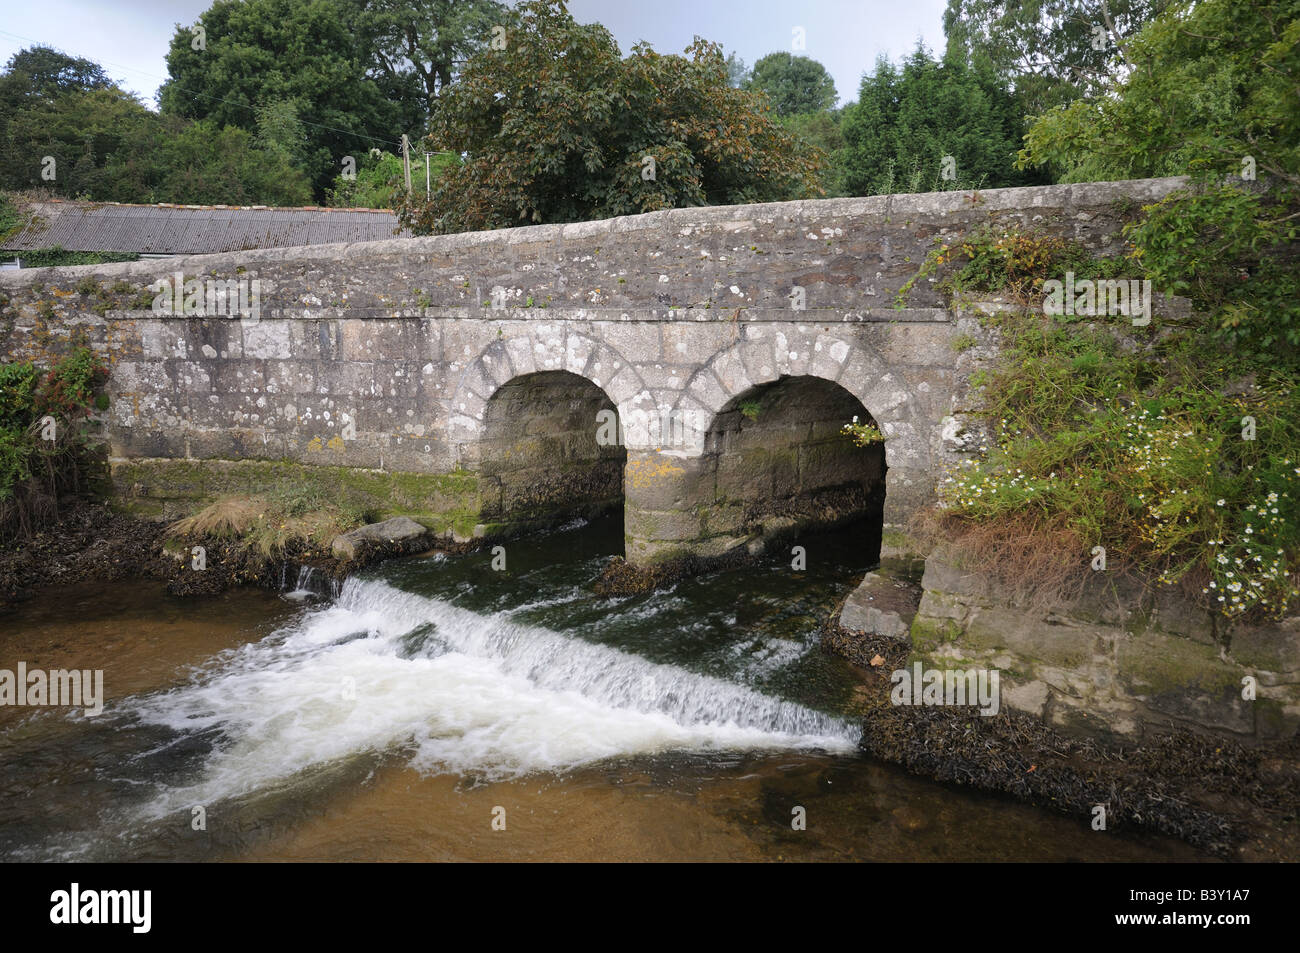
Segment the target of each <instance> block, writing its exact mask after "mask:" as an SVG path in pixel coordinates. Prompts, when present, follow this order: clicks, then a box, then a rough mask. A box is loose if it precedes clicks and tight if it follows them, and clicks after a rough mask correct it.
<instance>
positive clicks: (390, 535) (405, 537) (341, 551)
mask: <svg viewBox="0 0 1300 953" xmlns="http://www.w3.org/2000/svg"><path fill="white" fill-rule="evenodd" d="M428 535H429V531H428V530H427V529H426V528H425V527H423V526H421V525H420V524H419V523H417V522H416V521H415V520H413V519H411V518H410V517H409V516H397V517H394V518H393V519H390V520H384V521H383V522H382V523H371V524H369V525H368V526H359V527H357V528H356V529H354V530H350V531H349V532H346V533H343V534H341V535H339V536H335V537H334V541H333V542H332V543H330V551H331V552H332V553H333V554H334V556H335V557H336V558H338V559H343V560H351V559H356V558H357V557H358V556H359V555H360V554H362V553H363V552H365V551H366V550H367V549H370V548H372V547H377V546H383V547H396V548H398V549H400V550H402V551H405V552H412V551H413V550H414V547H415V546H417V545H418V544H420V543H422V542H425V541H426V538H427V537H428Z"/></svg>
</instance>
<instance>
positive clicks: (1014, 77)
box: [943, 0, 1169, 116]
mask: <svg viewBox="0 0 1300 953" xmlns="http://www.w3.org/2000/svg"><path fill="white" fill-rule="evenodd" d="M1168 3H1169V0H1097V2H1092V0H1088V2H1082V0H1019V2H1015V3H1009V2H1007V0H948V8H947V9H946V10H945V11H944V14H943V31H944V35H945V36H946V37H947V39H948V48H947V58H948V59H952V60H961V61H963V62H965V63H966V64H967V65H969V66H971V67H972V68H974V69H975V70H976V71H977V72H984V71H989V72H991V73H992V74H993V75H995V76H997V77H999V78H1000V79H1001V80H1002V81H1003V82H1004V83H1006V84H1007V85H1009V86H1010V87H1011V88H1012V89H1013V90H1014V91H1015V94H1016V97H1017V99H1018V100H1019V102H1020V106H1021V109H1022V112H1023V113H1024V114H1025V115H1029V116H1034V115H1037V114H1038V113H1040V112H1042V111H1043V110H1044V109H1048V108H1050V107H1052V106H1056V105H1061V104H1063V103H1067V102H1070V101H1071V100H1074V99H1078V98H1079V97H1081V96H1092V95H1095V94H1097V93H1098V91H1100V90H1101V89H1103V88H1104V87H1105V86H1106V85H1107V84H1108V82H1109V77H1110V75H1111V73H1112V71H1113V70H1114V69H1115V68H1116V65H1117V64H1116V60H1115V55H1116V52H1117V50H1118V47H1119V45H1120V44H1123V43H1124V41H1125V40H1126V38H1128V37H1130V36H1132V35H1134V34H1135V33H1136V32H1137V31H1138V30H1140V29H1141V28H1142V26H1143V25H1144V24H1146V23H1148V22H1150V21H1151V20H1152V18H1154V17H1155V16H1156V15H1157V14H1159V13H1160V11H1161V10H1163V9H1164V8H1165V7H1166V6H1168Z"/></svg>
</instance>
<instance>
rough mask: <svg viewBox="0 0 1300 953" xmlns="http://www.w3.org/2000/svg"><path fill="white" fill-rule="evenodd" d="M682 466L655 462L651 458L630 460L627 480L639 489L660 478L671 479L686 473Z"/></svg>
mask: <svg viewBox="0 0 1300 953" xmlns="http://www.w3.org/2000/svg"><path fill="white" fill-rule="evenodd" d="M685 472H686V470H685V469H684V468H682V467H677V466H673V465H672V464H671V463H655V462H653V461H650V460H629V461H628V464H627V481H628V483H629V484H630V485H631V486H633V487H636V488H638V489H642V488H645V487H648V486H651V485H653V484H654V483H655V482H657V481H659V480H665V479H669V478H671V477H674V476H678V475H680V474H682V473H685Z"/></svg>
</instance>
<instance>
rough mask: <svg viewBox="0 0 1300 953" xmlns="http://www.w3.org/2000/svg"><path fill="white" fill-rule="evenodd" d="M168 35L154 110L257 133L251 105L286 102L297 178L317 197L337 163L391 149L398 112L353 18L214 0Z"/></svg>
mask: <svg viewBox="0 0 1300 953" xmlns="http://www.w3.org/2000/svg"><path fill="white" fill-rule="evenodd" d="M197 25H198V26H201V27H202V28H203V29H202V34H199V33H197V32H196V31H195V30H194V29H193V28H192V27H191V26H180V25H178V26H177V28H176V32H175V34H174V35H173V36H172V41H171V48H170V50H169V51H168V53H167V69H168V74H169V77H170V78H169V79H168V80H167V82H166V83H164V84H163V86H162V89H161V90H160V91H159V101H160V103H161V107H162V111H163V112H164V113H166V114H171V115H177V116H182V117H185V118H188V119H208V120H210V121H211V122H213V123H214V124H215V125H216V126H217V127H223V126H235V127H238V128H240V129H244V130H246V131H248V132H250V133H257V132H258V115H259V107H266V106H268V105H270V104H274V103H281V102H291V103H293V104H294V109H295V111H296V113H297V120H298V122H300V123H301V125H302V128H303V135H304V136H305V142H304V143H303V144H302V163H303V168H304V171H306V173H307V174H308V176H309V178H310V179H311V181H312V183H313V186H314V187H315V188H316V190H317V191H318V193H320V194H323V192H324V189H325V187H326V186H327V185H328V184H329V183H330V181H331V180H332V179H333V178H334V176H335V175H336V174H337V173H338V172H339V171H340V170H341V166H342V163H343V161H344V157H345V156H352V157H354V158H358V157H360V156H361V155H362V154H364V153H365V152H366V151H367V150H368V149H370V148H371V147H373V146H375V145H377V144H382V143H391V142H395V141H396V140H397V139H398V137H399V136H400V135H401V133H402V132H404V131H405V132H408V133H414V132H416V131H417V130H415V129H411V128H408V129H403V128H402V126H401V125H400V122H401V119H402V108H401V104H400V103H398V102H394V101H392V100H391V99H389V98H387V97H386V96H385V95H384V91H383V90H381V88H380V86H379V85H378V84H377V83H376V82H375V81H374V80H373V79H370V78H368V77H367V75H366V67H367V65H368V64H369V63H370V61H371V54H370V51H369V50H367V49H366V48H365V45H364V42H363V38H361V37H359V36H358V35H357V32H356V10H355V8H354V7H353V6H351V5H350V4H346V3H338V2H331V0H216V2H215V3H214V4H213V5H212V6H211V7H210V8H208V10H206V11H205V12H204V13H203V14H202V15H201V16H200V17H199V20H198V24H197Z"/></svg>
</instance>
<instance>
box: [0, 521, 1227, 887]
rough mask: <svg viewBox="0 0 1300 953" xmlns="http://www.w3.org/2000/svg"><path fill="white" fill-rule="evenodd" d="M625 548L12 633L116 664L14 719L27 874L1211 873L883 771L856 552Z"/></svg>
mask: <svg viewBox="0 0 1300 953" xmlns="http://www.w3.org/2000/svg"><path fill="white" fill-rule="evenodd" d="M621 533H622V526H621V522H620V521H618V520H601V521H598V522H596V523H594V524H586V523H583V522H581V521H575V522H574V523H572V524H570V525H568V526H566V527H564V528H563V529H561V530H558V531H556V532H553V533H550V534H548V535H545V536H542V537H539V538H534V539H530V540H517V541H514V542H511V543H509V544H507V546H506V568H505V570H504V571H497V570H494V569H493V568H492V555H491V554H490V553H489V552H482V553H475V554H470V555H467V556H457V557H448V556H444V555H433V556H427V557H412V558H407V559H402V560H393V561H390V562H387V563H384V564H381V565H378V566H375V567H371V568H370V569H369V570H367V571H365V572H363V573H361V574H359V575H357V576H354V577H352V578H350V579H348V580H347V581H346V582H345V583H344V584H343V585H342V587H341V589H340V590H339V591H337V592H332V591H329V588H328V587H327V586H325V585H322V584H320V583H319V582H318V581H317V580H315V579H313V578H312V577H310V576H309V575H308V574H305V573H303V574H295V573H294V572H287V573H286V586H285V589H286V591H285V592H284V593H281V594H273V593H268V592H263V591H259V590H247V589H245V590H239V591H236V592H231V593H226V594H224V595H222V596H218V597H211V598H207V599H189V600H182V599H174V598H171V597H169V596H167V595H166V594H165V593H164V592H163V591H162V589H161V587H160V586H158V585H157V584H154V583H145V582H140V583H131V584H120V583H117V584H111V585H109V584H103V585H87V586H78V587H63V588H58V587H52V588H51V589H49V590H47V591H46V592H45V593H43V594H42V595H41V596H40V597H38V598H36V599H33V600H31V601H29V602H28V603H26V604H24V605H23V606H22V607H21V608H20V609H19V610H18V611H17V612H16V613H13V614H11V615H9V616H8V617H6V618H4V619H0V631H3V636H2V637H0V668H7V669H10V670H13V669H15V668H16V666H17V663H18V662H20V661H23V662H26V664H27V667H28V669H29V670H31V669H35V668H43V669H59V668H78V669H102V670H103V673H104V686H105V695H106V697H107V701H106V704H105V708H104V711H103V713H102V714H100V715H98V716H95V717H89V716H86V715H85V714H84V713H83V712H81V711H80V710H69V709H49V708H47V709H41V710H34V709H31V708H19V707H4V708H0V859H5V860H90V861H100V860H215V861H237V860H394V861H396V860H402V861H408V860H409V861H418V860H580V861H581V860H673V861H675V860H745V861H757V860H925V861H951V860H1079V861H1101V860H1128V861H1170V860H1200V859H1206V858H1205V857H1204V856H1203V855H1201V854H1200V853H1198V852H1197V851H1195V850H1194V849H1192V848H1190V847H1188V846H1187V845H1185V844H1182V843H1181V842H1178V841H1176V840H1171V839H1168V838H1163V837H1156V836H1144V835H1134V834H1122V833H1119V832H1108V833H1099V832H1094V831H1092V830H1091V829H1090V828H1089V826H1088V824H1087V822H1086V819H1073V818H1066V817H1062V816H1059V815H1056V814H1052V813H1050V812H1046V811H1042V810H1038V809H1035V808H1031V807H1028V806H1025V805H1021V804H1017V803H1015V802H1013V801H1009V800H1007V799H1005V798H1001V797H994V796H990V795H984V794H980V793H978V792H973V791H970V790H966V789H961V788H954V787H948V786H945V785H941V784H937V783H934V782H930V781H927V780H924V779H920V778H916V777H912V776H910V775H908V774H907V773H906V772H904V771H903V770H902V769H900V768H897V767H894V766H891V765H887V764H882V763H879V762H875V761H872V760H871V759H868V758H866V757H864V756H863V755H861V754H860V753H859V752H858V751H857V749H856V742H857V739H858V736H859V733H860V729H859V726H858V724H857V722H856V720H855V719H853V718H851V717H846V716H844V715H843V712H844V711H845V710H846V708H847V707H848V706H849V704H850V702H851V700H852V697H853V692H854V689H855V686H856V684H857V679H856V677H855V674H854V672H853V670H852V668H851V667H850V666H849V665H848V664H847V663H846V662H843V661H842V660H839V659H837V658H834V657H832V656H828V655H826V654H825V653H823V652H822V651H821V650H820V649H819V647H818V645H817V639H816V635H815V629H816V625H817V621H818V619H819V618H821V617H822V616H824V614H825V613H826V612H827V611H828V609H829V608H830V607H831V606H832V605H833V604H834V603H835V602H836V600H837V599H838V598H840V597H842V596H843V595H844V593H846V592H847V591H848V590H849V589H850V588H851V587H852V586H853V585H854V584H855V583H856V582H857V581H858V580H860V579H861V577H862V573H863V572H864V570H865V569H867V568H868V566H867V565H866V562H865V557H864V555H863V547H862V546H861V545H860V544H861V540H860V537H859V536H858V534H857V532H856V531H853V530H849V531H845V532H842V533H837V534H830V535H827V536H824V537H820V538H817V539H814V540H810V541H807V543H806V546H807V550H808V553H807V569H806V570H804V571H794V570H792V568H791V566H790V563H789V561H788V559H772V560H769V561H767V562H765V563H763V564H762V565H759V566H750V567H746V568H742V569H735V570H730V571H725V572H718V573H713V574H710V575H706V576H702V577H699V578H696V579H692V580H688V581H684V582H680V583H678V584H677V585H675V586H674V587H672V588H670V589H666V590H661V591H659V592H655V593H651V594H648V595H643V596H636V597H629V598H622V599H600V598H597V597H596V596H594V595H593V594H592V593H591V589H590V584H591V582H592V581H593V580H594V579H595V578H596V576H597V575H598V573H599V572H600V569H601V568H602V566H603V565H604V562H605V560H606V558H607V557H608V554H609V553H611V552H617V551H619V550H620V549H621V546H622V537H621ZM291 576H292V577H293V578H290V577H291ZM800 817H802V818H803V823H802V827H803V829H796V828H797V827H798V826H800V825H799V824H798V818H800Z"/></svg>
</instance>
